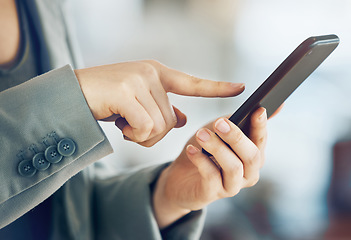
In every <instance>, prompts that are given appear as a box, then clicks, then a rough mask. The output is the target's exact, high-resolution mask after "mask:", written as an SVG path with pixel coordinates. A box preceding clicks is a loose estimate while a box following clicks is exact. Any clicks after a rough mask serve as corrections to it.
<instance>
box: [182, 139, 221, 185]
mask: <svg viewBox="0 0 351 240" xmlns="http://www.w3.org/2000/svg"><path fill="white" fill-rule="evenodd" d="M186 154H187V156H188V158H189V160H190V161H191V162H192V163H193V164H194V165H195V166H196V168H197V169H198V171H199V173H200V175H201V177H202V178H203V179H204V180H205V181H207V182H211V179H213V180H215V179H217V180H221V173H220V170H219V169H218V168H217V167H216V165H215V164H214V163H213V162H212V161H211V160H210V159H209V158H207V157H206V156H204V155H203V154H201V151H200V150H199V149H198V148H197V147H195V146H194V145H191V144H189V145H188V146H187V147H186Z"/></svg>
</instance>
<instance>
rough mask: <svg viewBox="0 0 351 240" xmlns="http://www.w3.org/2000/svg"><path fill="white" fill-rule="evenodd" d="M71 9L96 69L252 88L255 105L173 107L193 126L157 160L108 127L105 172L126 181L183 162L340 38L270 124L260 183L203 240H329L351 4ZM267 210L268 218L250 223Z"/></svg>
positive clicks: (176, 101) (157, 1)
mask: <svg viewBox="0 0 351 240" xmlns="http://www.w3.org/2000/svg"><path fill="white" fill-rule="evenodd" d="M72 3H73V5H72V6H73V11H74V13H75V15H74V19H75V23H76V28H77V33H78V34H77V35H78V39H79V42H80V47H81V50H82V54H83V57H84V60H85V63H86V65H87V66H93V65H98V64H99V65H100V64H105V63H112V62H121V61H128V60H136V59H156V60H158V61H160V62H162V63H164V64H166V65H168V66H170V67H172V68H176V69H179V70H181V71H184V72H187V73H190V74H192V75H196V76H199V77H203V78H208V79H214V80H225V81H233V82H245V83H246V91H245V93H243V94H242V95H241V96H240V97H237V98H232V99H201V98H189V97H180V96H174V95H170V98H171V100H172V103H173V105H175V106H177V107H178V108H179V109H181V110H182V111H183V112H184V113H186V114H187V115H188V124H187V125H186V126H185V127H184V128H181V129H176V130H174V131H172V132H171V133H169V134H168V135H167V137H166V138H165V139H164V140H163V141H162V142H160V143H158V144H157V145H156V146H154V147H153V148H149V149H148V148H143V147H140V146H138V145H136V144H133V143H129V142H125V141H124V140H123V139H122V136H121V134H120V132H119V130H118V129H116V128H115V127H114V126H113V124H106V123H102V126H103V128H104V130H105V131H106V133H107V136H108V137H109V139H110V141H111V143H112V145H113V147H114V149H115V153H114V154H113V155H111V156H109V157H108V158H106V159H105V160H104V161H108V162H110V163H112V165H114V166H115V167H117V168H119V169H121V170H123V169H126V168H130V167H133V166H136V165H143V164H150V163H158V162H165V161H169V160H172V159H174V158H175V157H176V156H177V155H178V154H179V153H180V151H181V149H182V148H183V146H184V144H185V142H186V141H187V139H188V138H190V137H191V136H192V135H193V134H194V133H195V132H196V130H197V129H199V128H200V127H201V126H203V125H204V124H205V123H207V122H208V121H211V120H214V119H215V118H217V117H218V116H221V115H224V114H231V113H232V112H234V110H235V109H236V108H237V107H238V106H239V105H240V104H241V103H242V102H243V101H244V100H245V99H246V98H247V97H248V96H249V95H250V94H251V93H252V92H253V91H254V90H255V89H256V88H257V87H258V86H259V84H260V83H261V82H262V81H263V80H264V79H265V78H266V77H268V76H269V75H270V73H271V72H272V71H273V70H274V69H275V68H276V67H277V66H278V65H279V64H280V62H281V61H282V60H284V59H285V57H287V55H288V54H289V53H290V52H291V51H292V50H293V49H295V47H296V46H297V45H298V44H299V43H300V42H301V41H303V40H304V39H305V38H307V37H309V36H312V35H319V34H329V33H335V34H337V35H339V37H340V39H341V44H340V46H339V47H338V49H337V50H336V51H335V52H334V53H333V54H332V56H330V58H329V59H327V61H325V62H324V63H323V65H322V66H321V67H320V68H319V69H318V70H317V71H316V72H315V73H313V75H312V76H311V77H310V78H309V79H308V81H306V82H305V83H304V84H303V85H302V87H301V88H299V89H298V90H297V91H296V92H295V93H294V95H293V96H292V97H291V98H290V99H289V100H288V101H287V102H286V104H285V107H284V109H283V111H282V112H281V113H280V115H279V116H277V117H276V118H274V119H272V120H271V121H270V122H269V127H268V128H269V143H268V147H267V161H266V165H265V166H264V168H263V169H262V177H261V179H262V180H261V182H260V183H259V184H258V185H257V186H256V187H255V188H253V189H251V190H248V191H247V190H245V191H242V193H241V194H240V195H238V196H237V197H235V198H233V199H227V200H222V201H219V202H217V203H215V204H212V205H211V206H210V207H209V215H208V218H207V222H206V228H205V232H204V235H203V239H278V238H281V239H321V237H320V235H321V234H322V233H323V231H324V230H325V229H326V228H327V225H328V220H327V216H328V215H327V213H328V212H327V208H326V193H327V189H328V184H329V181H330V175H331V163H332V159H331V157H332V147H333V145H334V144H335V143H336V142H338V141H340V140H345V139H350V136H351V135H350V134H351V99H350V90H351V81H350V76H351V74H350V73H351V72H350V71H351V70H350V67H351V60H350V59H351V47H350V45H351V33H350V31H349V23H350V22H351V17H350V14H349V12H350V10H351V1H348V0H334V1H329V0H318V1H317V0H307V1H306V0H287V1H279V0H261V1H254V0H237V1H230V0H216V1H215V0H173V1H171V0H163V1H162V0H101V1H92V0H89V1H88V0H75V1H72ZM257 206H261V207H262V206H263V208H260V209H259V210H258V214H256V215H255V214H254V215H252V211H253V210H252V209H253V208H255V207H257ZM256 210H257V209H256ZM250 213H251V215H250ZM266 215H267V216H266ZM262 216H263V217H262ZM264 216H266V217H264ZM260 218H262V221H261V223H260V222H259V220H260ZM257 222H258V223H257ZM262 222H265V223H264V224H262Z"/></svg>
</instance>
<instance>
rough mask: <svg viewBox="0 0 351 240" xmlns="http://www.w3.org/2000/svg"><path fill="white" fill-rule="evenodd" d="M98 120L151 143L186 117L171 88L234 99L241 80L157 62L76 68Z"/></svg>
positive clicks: (182, 92) (182, 91)
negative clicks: (202, 75) (172, 99)
mask: <svg viewBox="0 0 351 240" xmlns="http://www.w3.org/2000/svg"><path fill="white" fill-rule="evenodd" d="M75 74H76V76H77V79H78V82H79V84H80V86H81V89H82V91H83V94H84V96H85V98H86V101H87V103H88V105H89V107H90V110H91V112H92V114H93V116H94V117H95V119H96V120H107V121H115V124H116V126H117V127H118V128H120V129H121V130H122V133H123V135H124V136H125V138H126V139H127V140H131V141H134V142H137V143H139V144H140V145H142V146H146V147H150V146H152V145H154V144H155V143H157V142H158V141H159V140H161V139H162V138H163V137H164V136H165V135H166V134H167V133H168V132H169V131H170V130H171V129H172V128H174V127H182V126H184V125H185V123H186V116H185V114H183V113H182V112H181V111H180V110H178V109H177V108H176V107H174V106H172V105H171V103H170V101H169V99H168V95H167V93H168V92H171V93H175V94H179V95H185V96H199V97H231V96H236V95H238V94H240V93H241V92H242V91H243V90H244V88H245V85H244V84H242V83H230V82H217V81H210V80H206V79H200V78H196V77H194V76H191V75H188V74H185V73H182V72H179V71H177V70H174V69H171V68H168V67H166V66H164V65H162V64H161V63H159V62H157V61H154V60H145V61H135V62H124V63H116V64H110V65H103V66H97V67H92V68H85V69H78V70H75Z"/></svg>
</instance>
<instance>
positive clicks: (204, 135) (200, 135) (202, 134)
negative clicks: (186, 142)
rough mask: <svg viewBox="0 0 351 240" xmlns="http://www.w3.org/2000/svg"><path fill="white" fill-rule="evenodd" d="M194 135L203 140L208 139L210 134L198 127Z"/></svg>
mask: <svg viewBox="0 0 351 240" xmlns="http://www.w3.org/2000/svg"><path fill="white" fill-rule="evenodd" d="M196 136H197V137H198V138H199V139H200V140H201V141H203V142H206V141H208V140H210V138H211V136H210V134H209V133H208V132H207V131H206V130H205V129H200V130H199V131H198V132H197V134H196Z"/></svg>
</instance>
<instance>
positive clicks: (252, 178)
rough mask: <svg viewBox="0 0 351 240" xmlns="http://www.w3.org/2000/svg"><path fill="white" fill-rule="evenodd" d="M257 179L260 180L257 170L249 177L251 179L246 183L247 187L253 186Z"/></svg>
mask: <svg viewBox="0 0 351 240" xmlns="http://www.w3.org/2000/svg"><path fill="white" fill-rule="evenodd" d="M259 180H260V175H259V173H258V172H257V174H255V176H253V177H251V179H250V181H249V184H248V187H253V186H255V185H256V184H257V183H258V181H259Z"/></svg>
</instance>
